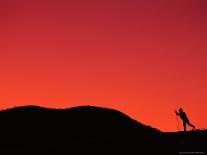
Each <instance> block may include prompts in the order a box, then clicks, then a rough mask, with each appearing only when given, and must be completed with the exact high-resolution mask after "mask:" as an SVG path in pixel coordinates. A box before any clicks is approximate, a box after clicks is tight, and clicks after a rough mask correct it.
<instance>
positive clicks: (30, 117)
mask: <svg viewBox="0 0 207 155" xmlns="http://www.w3.org/2000/svg"><path fill="white" fill-rule="evenodd" d="M0 124H1V125H0V133H1V136H0V153H1V154H3V153H4V154H6V153H12V154H43V153H50V154H65V153H66V154H70V153H73V154H86V153H87V154H88V153H89V154H116V153H118V152H122V153H125V154H134V153H135V154H139V153H140V154H143V153H144V154H147V153H160V154H161V153H163V154H180V153H182V152H197V153H202V154H205V150H206V147H207V130H196V131H190V132H186V133H184V132H161V131H159V130H157V129H155V128H152V127H150V126H146V125H143V124H142V123H139V122H137V121H135V120H133V119H131V118H130V117H129V116H127V115H125V114H123V113H121V112H119V111H117V110H113V109H107V108H100V107H93V106H80V107H74V108H69V109H49V108H43V107H38V106H23V107H16V108H12V109H8V110H3V111H0ZM166 151H167V152H166ZM141 152H142V153H141Z"/></svg>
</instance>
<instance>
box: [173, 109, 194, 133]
mask: <svg viewBox="0 0 207 155" xmlns="http://www.w3.org/2000/svg"><path fill="white" fill-rule="evenodd" d="M175 113H176V115H178V116H180V118H181V119H182V121H183V128H184V131H185V132H186V125H189V126H191V127H192V128H193V130H195V126H194V125H193V124H191V123H190V121H189V119H188V117H187V115H186V113H185V112H184V111H183V109H182V108H180V109H179V112H177V111H176V110H175Z"/></svg>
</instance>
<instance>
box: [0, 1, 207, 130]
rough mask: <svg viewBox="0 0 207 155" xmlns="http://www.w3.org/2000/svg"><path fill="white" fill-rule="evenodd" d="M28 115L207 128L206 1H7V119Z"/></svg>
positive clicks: (0, 86) (2, 81)
mask: <svg viewBox="0 0 207 155" xmlns="http://www.w3.org/2000/svg"><path fill="white" fill-rule="evenodd" d="M22 105H41V106H46V107H56V108H66V107H72V106H79V105H95V106H101V107H108V108H114V109H117V110H120V111H122V112H124V113H126V114H128V115H129V116H131V117H132V118H134V119H136V120H138V121H140V122H142V123H144V124H147V125H151V126H153V127H156V128H158V129H160V130H162V131H176V130H177V124H176V117H175V114H174V110H175V109H176V108H179V107H183V108H184V110H185V111H186V112H187V114H188V115H189V118H190V120H191V122H192V123H193V124H195V125H196V126H197V127H198V128H207V1H205V0H194V1H192V0H170V1H166V0H157V1H155V0H151V1H150V0H146V1H145V0H143V1H138V0H1V1H0V109H5V108H10V107H14V106H22Z"/></svg>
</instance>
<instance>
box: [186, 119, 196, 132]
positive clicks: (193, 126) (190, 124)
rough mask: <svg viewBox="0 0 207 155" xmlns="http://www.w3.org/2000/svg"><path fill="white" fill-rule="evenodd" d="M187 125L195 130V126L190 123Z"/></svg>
mask: <svg viewBox="0 0 207 155" xmlns="http://www.w3.org/2000/svg"><path fill="white" fill-rule="evenodd" d="M187 124H188V125H189V126H191V127H192V128H193V130H195V126H194V125H193V124H191V123H190V122H189V121H188V122H187Z"/></svg>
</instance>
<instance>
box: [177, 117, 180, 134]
mask: <svg viewBox="0 0 207 155" xmlns="http://www.w3.org/2000/svg"><path fill="white" fill-rule="evenodd" d="M176 120H177V126H178V131H180V123H179V120H178V116H177V115H176Z"/></svg>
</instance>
